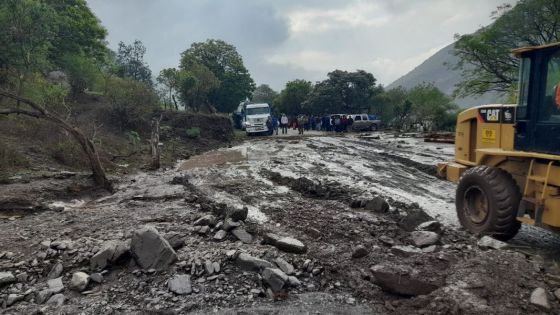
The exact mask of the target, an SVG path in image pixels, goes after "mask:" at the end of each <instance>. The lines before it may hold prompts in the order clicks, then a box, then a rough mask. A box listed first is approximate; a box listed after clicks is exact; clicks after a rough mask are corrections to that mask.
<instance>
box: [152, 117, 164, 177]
mask: <svg viewBox="0 0 560 315" xmlns="http://www.w3.org/2000/svg"><path fill="white" fill-rule="evenodd" d="M162 117H163V116H159V118H152V137H151V139H150V148H151V151H152V165H151V168H152V169H154V170H157V169H159V168H160V167H161V162H160V160H161V150H160V147H159V123H160V121H161V118H162Z"/></svg>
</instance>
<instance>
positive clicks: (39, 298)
mask: <svg viewBox="0 0 560 315" xmlns="http://www.w3.org/2000/svg"><path fill="white" fill-rule="evenodd" d="M52 295H53V292H52V291H51V290H50V289H44V290H41V291H39V292H37V294H36V295H35V301H36V302H37V304H43V303H45V302H46V301H47V300H48V299H49V298H50V297H51V296H52Z"/></svg>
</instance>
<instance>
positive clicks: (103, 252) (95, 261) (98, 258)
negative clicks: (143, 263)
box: [89, 241, 130, 270]
mask: <svg viewBox="0 0 560 315" xmlns="http://www.w3.org/2000/svg"><path fill="white" fill-rule="evenodd" d="M129 251H130V246H129V244H128V242H121V241H106V242H104V243H103V245H101V249H100V250H99V251H97V253H95V255H93V256H92V257H91V258H90V260H89V263H90V267H91V269H92V270H101V269H105V267H107V266H108V265H110V264H115V263H118V262H120V261H121V260H122V259H124V258H125V257H126V256H127V254H128V253H129Z"/></svg>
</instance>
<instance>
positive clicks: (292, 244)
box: [276, 237, 307, 254]
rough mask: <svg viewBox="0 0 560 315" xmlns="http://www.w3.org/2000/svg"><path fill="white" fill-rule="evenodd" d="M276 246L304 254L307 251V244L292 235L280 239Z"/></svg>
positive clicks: (290, 251) (283, 249)
mask: <svg viewBox="0 0 560 315" xmlns="http://www.w3.org/2000/svg"><path fill="white" fill-rule="evenodd" d="M276 247H277V248H278V249H279V250H282V251H285V252H288V253H294V254H303V253H305V252H307V246H305V245H304V244H303V243H302V242H301V241H299V240H296V239H295V238H291V237H284V238H281V239H279V240H278V241H277V242H276Z"/></svg>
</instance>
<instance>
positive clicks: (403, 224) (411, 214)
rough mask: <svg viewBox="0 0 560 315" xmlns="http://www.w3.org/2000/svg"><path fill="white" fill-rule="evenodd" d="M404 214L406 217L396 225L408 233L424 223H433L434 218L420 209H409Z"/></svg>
mask: <svg viewBox="0 0 560 315" xmlns="http://www.w3.org/2000/svg"><path fill="white" fill-rule="evenodd" d="M406 212H407V213H406V215H404V216H403V217H402V218H401V219H400V220H399V222H398V225H399V227H400V228H402V229H403V230H405V231H408V232H412V231H414V230H415V229H416V227H417V226H419V225H420V224H422V223H424V222H428V221H434V218H432V217H431V216H430V215H429V214H427V213H426V212H425V211H424V210H422V209H420V208H411V209H408V210H407V211H406Z"/></svg>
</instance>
